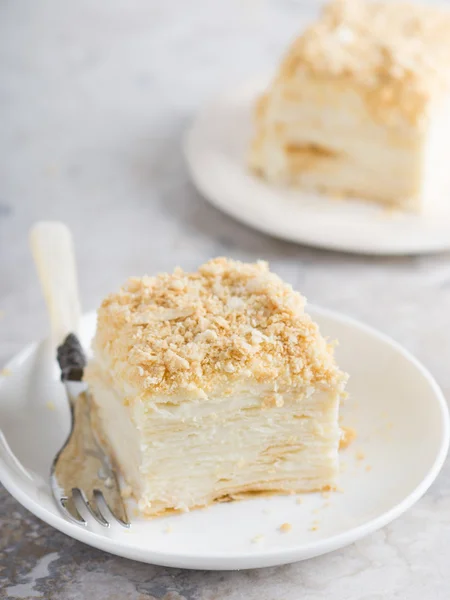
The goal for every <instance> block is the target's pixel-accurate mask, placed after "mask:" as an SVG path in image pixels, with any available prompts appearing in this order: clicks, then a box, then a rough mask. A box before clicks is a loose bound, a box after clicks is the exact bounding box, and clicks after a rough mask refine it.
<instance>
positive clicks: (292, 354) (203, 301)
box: [93, 258, 346, 406]
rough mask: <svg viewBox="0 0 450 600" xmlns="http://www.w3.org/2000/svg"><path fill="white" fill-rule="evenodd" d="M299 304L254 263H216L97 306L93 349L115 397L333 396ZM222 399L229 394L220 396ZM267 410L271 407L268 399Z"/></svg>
mask: <svg viewBox="0 0 450 600" xmlns="http://www.w3.org/2000/svg"><path fill="white" fill-rule="evenodd" d="M304 305H305V300H304V298H303V297H302V296H301V295H300V294H299V293H297V292H295V291H294V290H293V289H292V287H291V286H290V285H288V284H286V283H284V282H283V281H282V280H281V279H280V278H279V277H278V276H277V275H275V274H274V273H271V272H270V271H269V268H268V265H267V264H266V263H264V262H258V263H255V264H246V263H241V262H237V261H232V260H227V259H225V258H217V259H215V260H211V261H209V262H207V263H206V264H204V265H202V266H201V267H200V268H199V270H198V271H197V272H194V273H185V272H184V271H182V270H181V269H180V268H177V269H175V271H174V272H173V273H172V274H167V273H163V274H160V275H157V276H156V277H142V278H137V277H133V278H131V279H129V280H128V282H127V283H126V284H125V285H124V286H123V287H122V288H121V289H120V290H119V292H118V293H115V294H111V295H110V296H108V297H107V298H106V299H105V300H104V302H103V303H102V305H101V307H100V309H99V311H98V323H97V333H96V336H95V339H94V343H93V348H94V353H95V356H96V358H97V359H98V361H99V363H100V364H101V365H102V367H104V368H107V369H108V370H109V373H110V375H111V377H112V379H113V382H114V383H115V384H116V385H118V386H119V388H121V389H122V390H126V389H127V386H131V387H132V388H133V394H136V393H137V394H138V395H139V394H141V395H145V394H154V393H158V394H160V393H164V394H169V395H170V394H174V393H178V392H180V391H184V392H192V393H193V394H196V395H200V396H201V394H204V393H206V392H208V391H210V390H211V389H217V388H219V389H221V390H222V393H226V390H227V388H228V390H230V383H231V382H233V381H236V380H239V379H240V380H242V379H246V380H247V379H249V378H250V379H251V380H253V381H255V382H272V384H273V389H274V391H275V392H276V391H277V390H278V389H280V388H279V386H283V385H289V386H294V387H295V386H300V385H301V386H305V385H312V384H314V385H320V386H323V387H327V386H336V385H337V386H340V387H341V388H343V386H344V384H345V380H346V376H345V375H344V374H343V373H342V372H341V371H339V369H338V368H337V366H336V365H335V362H334V358H333V349H332V346H331V345H329V344H327V342H326V341H325V339H324V338H323V337H322V336H321V335H320V333H319V329H318V326H317V325H316V324H315V323H313V321H312V320H311V318H310V317H309V316H308V315H307V314H306V313H305V311H304ZM230 393H231V390H230ZM270 403H271V404H274V405H275V406H280V404H281V401H280V399H279V397H278V396H277V395H276V394H274V396H273V397H271V398H270Z"/></svg>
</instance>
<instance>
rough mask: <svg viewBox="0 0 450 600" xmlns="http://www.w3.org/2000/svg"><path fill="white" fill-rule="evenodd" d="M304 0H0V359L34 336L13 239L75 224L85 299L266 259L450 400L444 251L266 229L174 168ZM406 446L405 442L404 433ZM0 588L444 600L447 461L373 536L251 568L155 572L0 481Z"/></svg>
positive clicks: (213, 597)
mask: <svg viewBox="0 0 450 600" xmlns="http://www.w3.org/2000/svg"><path fill="white" fill-rule="evenodd" d="M316 9H317V4H316V2H314V0H309V1H307V0H306V1H305V0H297V1H294V0H228V2H223V1H220V0H216V1H213V0H209V1H208V0H189V2H186V0H166V1H165V2H162V1H158V0H108V1H104V0H103V1H102V0H78V1H77V2H69V1H68V0H41V1H40V2H35V0H3V2H1V3H0V310H1V313H0V315H1V318H0V362H1V363H3V362H5V361H6V360H7V359H8V358H10V357H11V356H12V355H13V354H14V353H15V352H17V351H18V350H19V349H20V348H21V347H22V346H23V345H24V344H25V343H27V342H28V341H30V340H32V339H35V338H39V337H42V336H43V335H45V333H46V330H47V327H48V323H47V319H46V314H45V307H44V303H43V300H42V297H41V293H40V290H39V287H38V282H37V279H36V276H35V274H34V271H33V266H32V263H31V258H30V253H29V250H28V243H27V232H28V229H29V227H30V225H31V224H32V223H33V222H34V221H36V220H38V219H43V218H45V219H60V220H64V221H65V222H67V223H68V224H69V225H70V227H71V228H72V230H73V233H74V236H75V240H76V245H77V258H78V262H79V268H80V285H81V291H82V296H83V301H84V305H85V307H86V308H87V309H88V308H93V307H95V306H96V305H98V303H99V301H100V299H101V298H102V297H103V296H104V295H105V294H106V293H107V292H109V291H111V290H114V289H116V288H117V286H118V285H119V284H120V283H122V282H123V281H124V279H125V278H126V277H127V276H129V275H130V274H144V273H154V272H155V271H161V270H167V269H172V267H173V266H175V265H177V264H179V265H181V266H183V267H185V268H191V267H195V266H196V265H198V264H199V263H200V262H202V261H204V260H205V259H207V258H209V257H212V256H215V255H229V256H232V257H236V258H240V259H244V260H255V259H258V258H264V259H267V260H269V261H270V262H271V265H272V267H273V269H274V270H275V271H277V272H278V273H279V274H280V275H281V276H282V277H284V278H286V279H287V280H289V281H290V282H292V283H293V284H294V285H295V286H296V287H297V288H298V289H300V290H301V291H302V292H303V293H304V294H305V295H306V296H307V297H308V298H309V300H310V301H313V302H314V303H317V304H321V305H323V306H327V307H330V308H333V309H336V310H339V311H342V312H344V313H347V314H349V315H351V316H353V317H356V318H359V319H362V320H364V321H366V322H367V323H370V324H371V325H374V326H376V327H378V328H380V329H381V330H382V331H384V332H386V333H388V334H389V335H392V336H393V337H394V338H395V339H396V340H398V341H400V342H401V343H403V344H404V345H405V346H406V347H407V348H408V349H409V350H411V351H412V352H413V353H415V354H416V355H417V356H418V357H419V359H421V360H422V361H423V362H424V363H425V364H426V365H427V367H428V368H429V369H430V370H431V371H432V372H433V373H434V375H435V376H436V378H437V379H438V381H439V383H440V384H441V386H442V387H443V390H444V393H445V394H446V395H447V397H449V395H450V368H449V365H450V335H449V334H450V256H449V255H448V254H445V255H438V256H429V257H407V258H367V257H359V256H351V255H345V254H338V253H331V252H326V251H319V250H314V249H309V248H305V247H301V246H296V245H293V244H289V243H284V242H282V241H276V240H274V239H270V238H268V237H265V236H263V235H261V234H259V233H257V232H254V231H252V230H250V229H248V228H246V227H244V226H242V225H240V224H239V223H237V222H235V221H233V220H231V219H230V218H228V217H226V216H224V215H222V214H221V213H219V212H218V211H216V210H215V209H213V208H212V207H210V206H209V205H208V204H207V203H206V201H205V200H204V199H203V198H201V197H200V196H199V194H198V193H197V192H196V190H195V189H194V187H193V186H192V184H191V182H190V181H189V177H188V173H187V171H186V166H185V164H184V161H183V157H182V152H181V142H182V136H183V132H184V131H185V129H186V127H187V125H188V123H189V121H190V120H191V118H192V116H193V114H194V112H195V110H196V109H197V108H198V106H199V105H200V104H201V103H202V102H203V101H204V100H205V99H207V98H208V97H209V96H210V95H211V94H213V93H214V92H215V91H216V90H217V89H219V88H220V87H224V86H228V85H232V84H233V82H235V81H238V80H240V79H242V78H245V77H247V76H249V75H251V74H253V73H254V72H259V71H261V70H263V69H265V68H267V66H268V65H272V64H274V61H275V60H276V58H277V57H278V56H279V54H280V53H281V52H282V50H283V48H284V46H285V44H286V42H287V40H289V39H290V38H291V37H292V35H293V34H294V33H295V32H296V31H298V30H299V29H300V28H301V27H302V24H303V23H304V22H305V21H306V20H307V19H309V18H310V17H311V16H312V15H313V14H314V12H315V11H316ZM418 443H420V442H419V441H418ZM0 527H1V529H0V597H1V598H11V599H16V598H44V599H46V600H53V599H61V600H81V599H90V598H95V599H96V600H103V599H105V600H106V599H108V600H114V599H117V600H119V599H120V600H122V599H127V600H155V599H158V600H298V599H300V598H302V599H305V600H325V599H331V598H333V600H348V599H358V600H381V599H383V600H389V599H392V600H394V599H399V600H419V599H420V600H422V599H424V598H426V599H427V600H428V599H429V600H448V599H449V598H450V465H449V464H448V463H447V464H446V466H445V467H444V470H443V472H442V474H441V475H440V477H439V478H438V480H437V482H436V483H435V484H434V485H433V486H432V488H431V489H430V491H429V492H428V493H427V494H426V496H425V497H424V498H423V499H422V500H421V501H420V502H419V503H418V504H417V505H416V506H415V507H414V508H413V509H411V510H409V511H408V512H407V513H406V514H405V515H404V516H402V517H401V518H399V519H398V520H397V521H395V522H394V523H392V524H391V525H389V526H388V527H385V528H384V529H382V530H381V531H379V532H378V533H375V534H373V535H371V536H369V537H368V538H366V539H364V540H363V541H360V542H358V543H356V544H353V545H352V546H350V547H348V548H346V549H344V550H340V551H337V552H334V553H332V554H330V555H327V556H323V557H320V558H317V559H313V560H310V561H307V562H304V563H299V564H294V565H290V566H285V567H277V568H272V569H264V570H260V571H242V572H234V573H233V572H230V573H218V572H199V571H197V572H194V571H191V572H189V571H182V570H176V569H166V568H162V567H155V566H150V565H145V564H139V563H135V562H132V561H129V560H126V559H121V558H117V557H114V556H109V555H107V554H105V553H103V552H101V551H98V550H94V549H91V548H89V547H87V546H84V545H83V544H81V543H79V542H76V541H73V540H72V539H70V538H68V537H66V536H65V535H63V534H61V533H59V532H56V531H54V530H52V529H51V528H50V527H48V526H47V525H45V524H43V523H41V522H40V521H39V520H38V519H36V518H35V517H33V516H32V515H31V514H30V513H28V512H27V511H26V510H25V509H23V508H22V507H21V506H20V505H19V504H17V502H16V501H15V500H13V499H12V498H11V497H10V496H9V494H8V493H7V492H6V491H5V490H2V491H0Z"/></svg>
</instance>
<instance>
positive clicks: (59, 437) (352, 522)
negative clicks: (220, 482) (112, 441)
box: [0, 308, 449, 569]
mask: <svg viewBox="0 0 450 600" xmlns="http://www.w3.org/2000/svg"><path fill="white" fill-rule="evenodd" d="M310 313H311V314H312V316H313V318H314V319H316V320H317V321H318V322H319V324H320V326H321V330H322V332H323V333H324V334H325V335H327V336H330V337H331V338H336V339H339V341H340V345H339V347H338V349H337V358H338V361H339V364H340V365H341V366H342V368H344V369H345V370H346V371H348V372H349V373H350V374H351V378H350V383H349V392H350V395H351V397H350V399H349V400H348V401H346V402H345V405H344V407H343V411H342V417H343V423H344V424H345V425H349V426H352V427H354V428H355V429H356V431H357V433H358V438H357V440H356V441H355V442H354V443H353V444H352V445H351V446H350V447H349V448H348V449H347V450H344V451H342V452H341V463H342V467H343V468H342V470H343V472H342V475H341V482H340V486H341V490H340V491H338V492H333V493H331V494H330V495H329V497H327V498H325V497H324V495H322V494H320V493H318V494H304V495H303V496H302V497H301V501H299V499H298V498H297V497H296V496H271V497H262V498H256V499H252V500H245V501H240V502H233V503H227V504H218V505H215V506H212V507H210V508H208V509H205V510H197V511H193V512H192V513H186V514H182V515H173V516H170V517H166V518H159V519H153V520H147V521H145V520H141V519H138V518H136V517H132V519H131V521H132V525H131V528H130V530H128V531H127V530H125V529H123V528H121V527H120V526H119V525H117V526H112V527H111V528H110V529H104V528H102V527H101V526H100V525H97V524H95V523H94V524H92V525H90V526H89V527H88V528H84V527H81V526H79V525H76V524H73V523H69V522H68V521H67V520H66V519H65V518H64V517H63V516H62V515H61V514H60V513H59V511H58V509H57V507H56V505H55V503H54V502H53V499H52V496H51V493H50V487H49V476H48V474H49V469H50V464H51V461H52V459H53V457H54V455H55V453H56V451H57V450H58V449H59V448H60V446H61V445H62V443H63V441H64V439H65V436H66V434H67V432H68V429H69V411H68V407H67V402H66V399H65V396H64V389H63V387H62V385H61V384H60V383H59V380H58V369H57V366H56V364H55V363H53V362H52V361H51V360H49V357H50V355H49V346H48V343H47V342H43V343H41V344H33V345H31V346H29V347H28V348H26V349H25V350H24V351H23V352H22V353H21V354H19V355H18V356H17V357H16V358H15V359H14V360H12V362H11V363H10V364H9V365H8V367H7V368H8V369H9V370H10V373H9V375H7V376H3V377H2V378H1V381H0V426H1V430H2V431H3V436H2V438H1V439H0V478H1V481H2V483H3V484H4V485H5V487H6V488H7V489H8V490H9V492H10V493H11V494H12V495H13V496H14V497H15V498H16V499H17V500H18V501H19V502H20V503H21V504H23V505H24V506H25V507H26V508H28V509H29V510H30V511H31V512H33V513H34V514H35V515H37V516H38V517H39V518H41V519H42V520H44V521H46V522H47V523H49V524H50V525H52V526H53V527H56V528H57V529H59V530H60V531H63V532H64V533H66V534H67V535H69V536H72V537H73V538H76V539H78V540H80V541H82V542H85V543H86V544H90V545H91V546H95V547H97V548H101V549H102V550H106V551H107V552H112V553H113V554H118V555H120V556H125V557H127V558H132V559H135V560H140V561H144V562H148V563H152V564H158V565H168V566H172V567H184V568H195V569H245V568H253V567H267V566H272V565H279V564H285V563H290V562H294V561H298V560H303V559H306V558H310V557H313V556H317V555H320V554H324V553H325V552H330V551H331V550H336V549H337V548H341V547H343V546H346V545H347V544H350V543H351V542H354V541H355V540H357V539H359V538H361V537H363V536H365V535H367V534H369V533H371V532H372V531H375V530H376V529H378V528H379V527H382V526H383V525H386V524H387V523H389V522H390V521H391V520H392V519H394V518H395V517H398V516H399V515H400V514H401V513H402V512H404V511H405V510H406V509H407V508H409V507H410V506H411V505H412V504H414V502H416V501H417V500H418V499H419V498H420V497H421V496H422V494H423V493H424V492H425V491H426V490H427V488H428V487H429V486H430V484H431V483H432V482H433V480H434V479H435V477H436V476H437V474H438V472H439V470H440V468H441V466H442V464H443V462H444V459H445V457H446V454H447V449H448V442H449V417H448V410H447V406H446V403H445V400H444V397H443V395H442V393H441V391H440V389H439V387H438V385H437V384H436V383H435V381H434V380H433V378H432V377H431V375H430V374H429V373H428V372H427V371H426V370H425V369H424V367H422V366H421V365H420V364H419V363H418V362H417V360H416V359H415V358H413V357H412V356H411V355H410V354H408V352H406V351H405V350H404V349H403V348H401V347H400V346H399V345H398V344H396V343H395V342H393V341H392V340H390V339H389V338H387V337H386V336H384V335H382V334H380V333H378V332H376V331H375V330H373V329H370V328H369V327H366V326H364V325H361V324H360V323H358V322H356V321H353V320H351V319H349V318H346V317H343V316H340V315H337V314H334V313H331V312H328V311H325V310H322V309H318V308H310ZM94 328H95V316H94V315H93V314H89V315H87V316H86V317H85V318H84V319H83V326H82V335H81V337H82V342H83V344H84V345H85V347H87V346H88V345H89V343H90V339H91V337H92V335H93V333H94ZM282 523H290V524H291V526H292V528H291V530H290V531H289V532H287V533H282V532H280V531H279V527H280V525H281V524H282Z"/></svg>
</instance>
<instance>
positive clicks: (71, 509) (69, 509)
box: [59, 496, 87, 526]
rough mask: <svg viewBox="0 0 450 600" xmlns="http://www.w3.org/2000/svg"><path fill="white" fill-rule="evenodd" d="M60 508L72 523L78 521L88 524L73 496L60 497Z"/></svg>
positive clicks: (78, 522)
mask: <svg viewBox="0 0 450 600" xmlns="http://www.w3.org/2000/svg"><path fill="white" fill-rule="evenodd" d="M59 508H60V510H61V511H62V512H63V513H64V515H65V516H66V517H67V519H69V521H71V522H72V523H77V525H85V526H86V525H87V523H86V520H85V519H84V518H83V517H82V516H81V515H80V513H79V512H78V509H77V507H76V506H75V503H74V501H73V498H68V497H67V496H63V497H62V498H60V501H59Z"/></svg>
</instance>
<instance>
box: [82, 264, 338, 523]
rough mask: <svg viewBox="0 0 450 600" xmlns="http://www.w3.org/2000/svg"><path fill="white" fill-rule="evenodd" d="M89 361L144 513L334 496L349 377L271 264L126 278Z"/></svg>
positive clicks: (107, 307)
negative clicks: (283, 496)
mask: <svg viewBox="0 0 450 600" xmlns="http://www.w3.org/2000/svg"><path fill="white" fill-rule="evenodd" d="M93 351H94V357H93V359H92V361H91V363H90V364H89V366H88V368H87V371H86V379H87V381H88V383H89V386H90V389H91V392H92V395H93V399H94V402H95V405H96V407H97V411H96V413H97V415H96V416H97V421H98V425H97V426H98V427H99V429H100V431H101V435H102V436H103V437H104V439H105V441H106V443H107V444H108V446H109V449H110V451H111V454H112V455H113V458H114V460H115V462H116V464H117V466H118V468H119V470H120V472H121V473H122V475H123V477H124V478H125V480H126V482H127V484H128V485H129V486H130V487H131V489H132V492H133V496H134V497H135V498H136V500H137V502H138V506H139V508H140V510H141V511H142V512H143V513H144V514H146V515H149V516H151V515H159V514H164V513H165V512H166V511H174V510H175V511H176V510H181V511H186V510H190V509H193V508H197V507H202V506H206V505H209V504H211V503H213V502H216V501H223V500H228V499H233V498H241V497H242V496H243V495H247V494H251V493H293V492H308V491H316V490H325V489H327V490H328V489H333V488H334V487H335V485H336V481H337V476H338V468H339V462H338V447H339V441H340V436H341V431H340V428H339V422H338V412H339V402H340V399H341V398H342V397H343V395H344V388H345V384H346V381H347V375H346V374H345V373H343V372H342V371H340V370H339V368H338V367H337V365H336V363H335V360H334V357H333V347H332V345H331V344H329V343H328V342H327V341H326V340H325V339H324V338H323V337H322V335H321V334H320V332H319V328H318V326H317V325H316V324H315V323H314V322H313V321H312V320H311V318H310V317H309V316H308V314H306V313H305V299H304V298H303V297H302V296H301V295H300V294H299V293H297V292H295V291H293V289H292V287H291V286H290V285H288V284H286V283H284V282H283V281H282V280H281V279H280V278H279V277H278V276H277V275H275V274H273V273H271V272H270V271H269V268H268V266H267V264H266V263H264V262H258V263H256V264H245V263H241V262H235V261H231V260H227V259H225V258H218V259H215V260H211V261H209V262H207V263H206V264H204V265H202V266H201V267H200V268H199V269H198V271H197V272H194V273H185V272H184V271H182V270H181V269H176V270H175V271H174V272H173V273H172V274H160V275H158V276H156V277H142V278H131V279H129V281H128V282H127V283H126V284H125V285H124V287H122V289H121V290H120V291H119V292H118V293H116V294H112V295H110V296H109V297H107V298H106V299H105V300H104V302H103V304H102V305H101V307H100V309H99V311H98V323H97V332H96V335H95V338H94V341H93Z"/></svg>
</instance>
